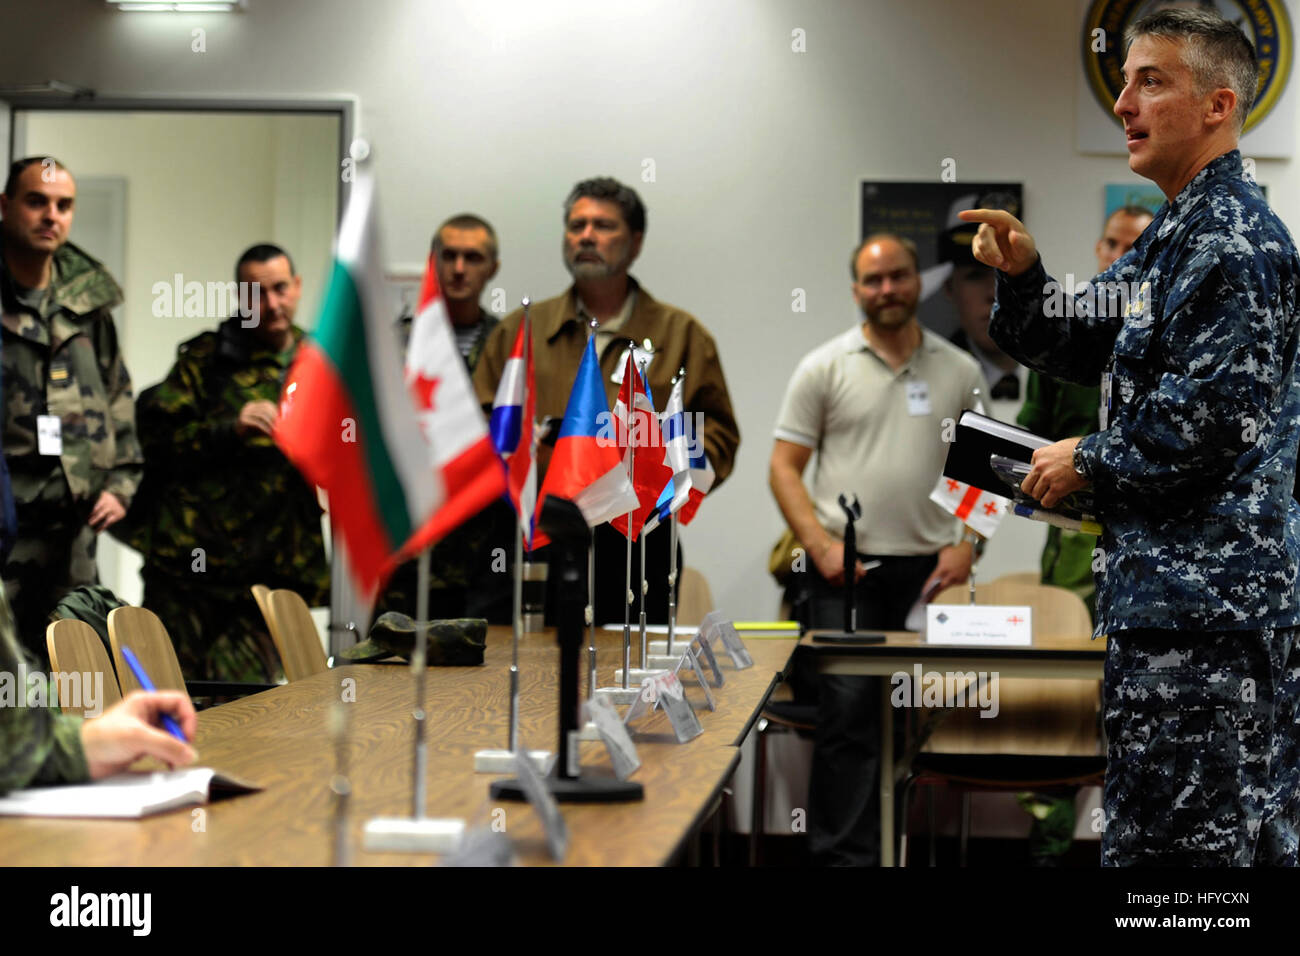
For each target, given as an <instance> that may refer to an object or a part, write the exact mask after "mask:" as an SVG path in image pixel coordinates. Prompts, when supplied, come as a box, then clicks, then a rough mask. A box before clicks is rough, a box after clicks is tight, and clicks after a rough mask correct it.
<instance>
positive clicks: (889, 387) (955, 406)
mask: <svg viewBox="0 0 1300 956" xmlns="http://www.w3.org/2000/svg"><path fill="white" fill-rule="evenodd" d="M850 266H851V270H852V275H853V297H854V299H855V300H856V302H857V304H858V306H859V308H861V310H862V314H863V317H864V321H863V323H862V325H861V326H859V327H855V328H852V329H850V330H848V331H847V332H844V333H842V334H840V335H837V336H836V337H835V338H833V339H831V340H830V341H829V342H827V343H825V344H824V345H821V346H819V347H817V348H816V349H814V350H813V351H812V352H810V353H809V354H808V355H806V356H805V357H804V358H803V360H802V361H801V362H800V363H799V366H798V368H797V369H796V370H795V373H794V376H793V377H792V378H791V380H790V385H789V387H788V388H787V390H786V394H785V399H784V401H783V402H782V404H781V412H780V415H779V416H778V418H777V425H776V441H775V443H774V446H773V448H772V459H771V465H770V473H769V481H770V484H771V487H772V493H773V495H774V496H775V497H776V501H777V504H778V505H779V506H780V508H781V512H782V513H783V514H784V515H785V518H786V521H787V522H789V524H790V527H791V529H793V531H794V533H795V536H796V537H797V538H798V539H799V542H800V544H801V545H802V546H803V548H804V549H805V551H806V552H807V554H808V557H810V558H811V559H812V564H811V565H810V567H809V569H808V577H809V579H810V580H809V589H810V591H811V621H810V623H811V624H812V626H813V627H839V626H841V625H842V622H843V600H842V590H843V584H844V540H843V538H844V528H845V518H844V512H843V510H842V509H841V508H840V507H839V504H838V497H839V495H840V494H842V493H843V494H856V495H857V497H858V500H859V501H860V502H861V504H862V517H861V518H859V519H858V520H857V521H856V522H855V531H856V535H857V543H858V552H859V554H858V561H857V576H858V578H859V579H860V583H859V584H858V586H857V607H858V624H859V626H861V627H864V628H879V629H887V630H899V629H902V627H903V624H904V622H905V620H906V618H907V612H908V610H909V609H910V608H911V607H912V605H913V604H914V603H915V602H916V599H917V598H918V597H919V596H920V595H921V594H923V593H926V592H928V591H930V590H931V589H932V588H933V589H935V590H938V589H942V588H944V587H947V586H948V585H950V584H956V583H959V582H961V581H964V580H966V578H967V577H968V576H969V574H970V565H971V547H972V546H971V542H970V541H968V540H965V538H964V534H963V528H962V525H961V523H960V522H959V521H958V520H957V519H956V518H954V517H952V516H951V515H949V514H948V513H947V512H945V511H944V510H943V509H942V508H940V507H939V506H938V505H936V504H935V503H934V502H932V501H930V492H931V491H932V490H933V489H934V486H935V483H936V482H937V481H938V479H939V475H940V473H941V472H942V470H943V463H944V458H945V456H946V453H947V445H946V444H945V443H944V441H943V431H944V420H945V419H953V420H956V419H957V418H958V417H959V416H960V415H961V412H962V411H963V409H967V408H974V407H975V406H976V404H977V403H978V400H979V399H978V395H979V390H980V389H981V388H982V387H983V384H982V383H983V378H982V375H981V372H980V368H979V365H978V364H977V363H976V362H975V360H974V359H972V358H971V357H970V355H968V354H967V353H965V352H963V351H961V350H960V349H958V348H957V347H955V346H953V345H952V344H950V343H948V342H945V341H943V340H942V339H941V338H939V337H937V336H935V335H933V334H932V333H930V332H929V331H927V330H925V329H923V328H922V327H921V325H920V323H919V322H918V321H917V318H916V305H917V302H918V300H919V298H920V294H921V279H920V274H919V272H918V269H917V259H916V249H915V247H914V246H913V245H912V243H911V242H909V241H907V240H905V239H901V238H899V237H897V236H893V235H887V234H880V235H874V236H868V237H867V238H866V239H864V240H863V242H862V244H861V245H859V246H858V248H857V249H856V250H855V251H854V254H853V258H852V260H851V263H850ZM814 451H816V452H817V464H816V466H815V468H814V470H813V479H812V488H811V494H810V493H809V490H808V489H807V488H805V486H804V484H803V479H802V476H803V472H804V469H805V467H806V466H807V464H808V461H809V460H810V459H811V457H812V454H813V452H814ZM868 560H879V561H880V562H881V566H880V567H879V568H877V569H875V570H873V571H871V572H870V573H869V574H868V573H866V572H865V571H864V570H863V563H864V562H865V561H868ZM817 689H818V698H819V712H818V720H817V738H816V746H815V749H814V752H813V767H812V776H811V781H810V784H809V807H808V811H809V812H808V836H809V842H810V844H811V849H812V852H813V855H814V858H815V859H816V860H818V861H819V862H824V863H830V864H840V865H868V866H869V865H874V864H875V863H877V862H878V860H879V852H880V834H879V809H878V807H877V803H876V801H877V798H878V774H879V770H880V754H879V749H878V740H877V734H878V731H877V729H876V720H877V715H878V714H879V712H880V696H879V695H880V688H879V685H878V682H877V681H876V680H875V679H874V678H864V677H830V676H822V677H820V678H819V679H818V680H817Z"/></svg>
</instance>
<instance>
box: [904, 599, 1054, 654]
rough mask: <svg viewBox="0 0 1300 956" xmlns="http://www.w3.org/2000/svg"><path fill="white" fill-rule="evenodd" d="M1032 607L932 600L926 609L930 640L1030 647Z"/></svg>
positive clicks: (945, 642) (927, 641)
mask: <svg viewBox="0 0 1300 956" xmlns="http://www.w3.org/2000/svg"><path fill="white" fill-rule="evenodd" d="M1030 611H1031V609H1030V608H1028V607H1013V606H1008V605H1002V604H929V605H927V606H926V609H925V642H926V643H927V644H959V645H982V646H988V647H1029V646H1030V645H1032V644H1033V627H1032V624H1031V613H1030Z"/></svg>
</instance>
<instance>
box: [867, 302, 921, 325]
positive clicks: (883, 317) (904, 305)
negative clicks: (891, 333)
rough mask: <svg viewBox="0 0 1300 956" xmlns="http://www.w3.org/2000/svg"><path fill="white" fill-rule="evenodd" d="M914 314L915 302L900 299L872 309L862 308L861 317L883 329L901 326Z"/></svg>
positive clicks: (910, 319)
mask: <svg viewBox="0 0 1300 956" xmlns="http://www.w3.org/2000/svg"><path fill="white" fill-rule="evenodd" d="M914 315H916V303H915V302H904V301H902V300H899V301H896V302H891V303H888V304H886V305H882V306H880V307H879V308H876V309H874V310H869V309H863V310H862V316H863V318H865V319H866V320H867V321H868V322H870V323H871V324H872V325H874V326H878V327H880V328H883V329H897V328H902V327H903V326H904V325H907V323H908V322H910V321H912V317H913V316H914Z"/></svg>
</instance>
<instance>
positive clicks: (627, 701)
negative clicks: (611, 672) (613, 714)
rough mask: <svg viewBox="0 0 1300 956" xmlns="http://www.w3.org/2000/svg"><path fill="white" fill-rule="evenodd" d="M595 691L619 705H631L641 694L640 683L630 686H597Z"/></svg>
mask: <svg viewBox="0 0 1300 956" xmlns="http://www.w3.org/2000/svg"><path fill="white" fill-rule="evenodd" d="M596 693H597V694H599V695H600V696H601V697H607V698H609V701H610V703H612V704H615V705H616V706H619V707H627V706H629V705H631V704H632V703H633V702H634V701H635V700H636V699H637V697H638V696H640V694H641V685H640V684H637V685H635V686H632V687H597V688H596Z"/></svg>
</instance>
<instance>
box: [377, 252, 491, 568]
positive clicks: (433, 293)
mask: <svg viewBox="0 0 1300 956" xmlns="http://www.w3.org/2000/svg"><path fill="white" fill-rule="evenodd" d="M406 383H407V385H408V386H409V387H410V389H411V392H412V394H413V395H414V396H415V405H416V410H417V413H418V415H419V419H420V428H421V430H423V432H424V436H425V438H426V439H427V440H428V448H429V449H430V452H431V456H432V457H431V461H430V464H431V466H432V468H433V470H434V472H435V473H436V474H437V475H438V477H439V479H440V480H441V481H442V483H443V485H444V486H445V487H446V489H447V496H446V499H445V500H444V501H443V502H442V504H441V505H440V506H439V508H438V510H437V512H435V513H434V515H433V517H431V518H430V519H429V520H428V521H427V522H425V523H424V525H423V526H422V527H421V528H420V529H419V531H417V532H416V533H415V535H414V536H413V537H412V538H411V539H410V540H409V541H408V542H407V543H406V546H405V547H404V548H403V549H402V552H403V554H404V555H406V556H408V557H412V556H414V555H416V554H418V553H419V552H420V551H422V550H424V549H425V548H428V547H430V546H432V545H433V544H434V543H435V542H437V541H438V540H439V539H441V538H443V537H445V536H446V535H447V534H448V533H449V532H451V531H454V530H455V529H456V528H458V527H460V526H461V525H462V524H464V523H465V522H466V521H468V520H469V519H470V518H472V517H474V516H475V515H476V514H478V513H479V512H480V511H482V510H483V509H484V508H486V507H487V506H488V505H490V504H491V503H492V502H494V501H495V500H496V499H498V498H500V497H501V495H502V494H503V493H504V492H505V490H506V472H505V467H504V466H503V465H502V463H501V459H500V458H499V457H498V456H497V450H496V447H495V446H494V445H493V444H492V439H491V438H490V437H489V436H488V429H487V422H485V421H484V420H483V411H482V409H481V408H480V407H479V403H478V400H477V399H476V398H475V397H474V389H473V387H472V386H471V385H470V381H469V373H468V372H467V371H466V370H465V361H464V360H463V359H462V358H461V357H460V351H459V350H458V349H457V348H456V339H455V336H454V335H453V334H452V331H451V317H450V316H449V315H448V314H447V304H446V302H445V301H444V300H443V298H442V291H441V290H440V289H439V288H438V273H437V270H436V269H435V268H434V259H433V256H432V255H430V256H429V259H428V262H427V263H426V264H425V269H424V282H423V284H422V285H421V286H420V305H419V308H418V310H417V311H416V313H415V322H414V323H413V324H412V326H411V341H410V344H409V345H407V347H406Z"/></svg>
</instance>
